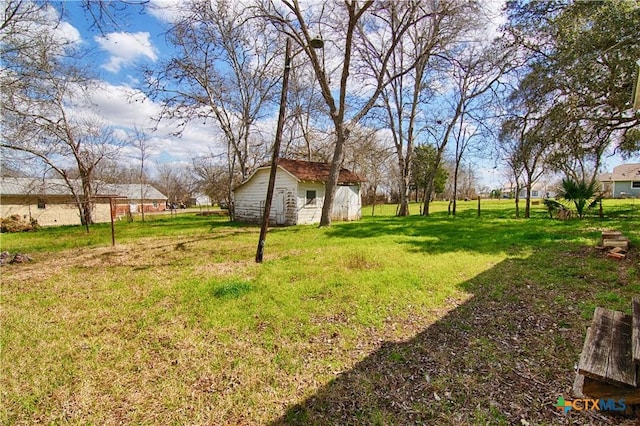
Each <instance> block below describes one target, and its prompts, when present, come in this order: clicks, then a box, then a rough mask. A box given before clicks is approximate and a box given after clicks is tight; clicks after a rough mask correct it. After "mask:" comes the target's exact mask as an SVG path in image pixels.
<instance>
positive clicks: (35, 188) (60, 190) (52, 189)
mask: <svg viewBox="0 0 640 426" xmlns="http://www.w3.org/2000/svg"><path fill="white" fill-rule="evenodd" d="M94 183H95V185H94V187H95V190H96V194H94V195H101V194H110V195H117V196H123V197H126V198H128V199H135V200H139V199H140V185H139V184H133V183H132V184H105V183H103V182H101V181H95V182H94ZM72 185H74V187H75V188H77V189H78V190H79V188H80V182H79V181H72ZM142 188H143V191H144V198H147V199H150V200H166V199H167V197H166V196H165V195H163V194H162V193H161V192H160V191H158V190H157V189H156V188H154V187H153V186H152V185H149V184H145V185H143V186H142ZM0 195H5V196H6V195H34V196H54V195H57V196H71V191H70V190H69V187H68V185H67V183H66V182H65V180H64V179H42V178H12V177H2V178H1V180H0Z"/></svg>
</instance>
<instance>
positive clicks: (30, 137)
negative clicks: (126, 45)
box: [0, 2, 119, 230]
mask: <svg viewBox="0 0 640 426" xmlns="http://www.w3.org/2000/svg"><path fill="white" fill-rule="evenodd" d="M8 6H11V7H12V9H11V10H12V13H13V14H12V17H11V18H7V17H6V15H5V25H4V26H3V29H2V30H1V31H0V37H1V39H2V43H0V45H1V49H2V59H3V62H2V68H1V69H0V87H1V89H0V96H1V102H0V105H1V106H0V108H1V109H0V111H1V114H0V115H1V117H2V127H3V133H2V139H1V143H0V146H1V147H2V148H3V149H9V150H13V151H19V152H21V153H24V154H26V155H28V156H31V157H34V158H37V159H38V160H39V161H40V162H41V163H42V164H44V165H45V166H46V167H47V168H49V169H50V170H53V171H55V172H56V173H57V174H58V175H59V176H60V177H61V178H63V179H64V180H65V181H66V183H67V186H68V188H69V190H70V191H71V193H72V194H73V196H74V198H75V200H76V203H77V205H78V210H79V214H80V218H81V221H82V223H83V224H84V225H86V226H87V230H88V229H89V228H88V227H89V225H90V224H91V223H93V217H92V211H93V198H92V197H93V196H94V195H95V194H94V192H95V188H94V171H95V168H96V166H97V165H98V164H99V163H100V162H101V161H103V160H104V159H105V158H107V157H109V156H113V155H115V153H116V151H117V148H118V146H119V141H118V140H117V139H116V138H115V137H114V135H113V133H112V132H111V131H110V129H109V127H108V126H106V125H105V123H103V122H102V121H101V120H100V119H99V118H96V117H97V115H92V114H91V112H92V105H91V103H90V102H89V98H88V93H89V91H91V90H96V88H97V85H98V84H97V83H96V81H95V80H94V79H93V76H92V74H91V72H90V71H89V70H88V69H86V68H83V67H82V66H79V65H78V64H79V63H80V61H79V56H78V55H79V53H80V52H79V44H78V43H77V40H75V39H74V38H70V37H68V36H67V35H66V34H65V33H64V32H61V31H60V25H59V24H60V20H59V19H60V18H59V15H58V14H57V12H56V11H55V9H53V8H52V7H50V6H45V7H41V8H35V9H34V8H33V7H34V6H33V5H32V4H31V2H18V3H9V4H8ZM7 10H9V9H7ZM76 179H77V180H78V181H79V184H76Z"/></svg>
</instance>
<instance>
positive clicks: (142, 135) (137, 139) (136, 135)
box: [129, 126, 151, 222]
mask: <svg viewBox="0 0 640 426" xmlns="http://www.w3.org/2000/svg"><path fill="white" fill-rule="evenodd" d="M129 143H130V144H131V146H133V147H134V148H135V149H136V150H137V151H138V153H139V156H138V160H140V169H139V173H138V183H139V184H140V206H141V207H140V209H141V211H140V213H141V214H142V221H143V222H144V199H145V188H146V175H145V169H144V166H145V161H146V160H148V158H149V156H150V154H151V153H150V149H151V146H150V141H149V135H148V134H147V133H146V132H145V131H144V130H143V129H141V128H139V127H138V126H134V128H133V131H132V133H131V134H130V140H129Z"/></svg>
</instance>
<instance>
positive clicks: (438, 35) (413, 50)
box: [371, 1, 477, 216]
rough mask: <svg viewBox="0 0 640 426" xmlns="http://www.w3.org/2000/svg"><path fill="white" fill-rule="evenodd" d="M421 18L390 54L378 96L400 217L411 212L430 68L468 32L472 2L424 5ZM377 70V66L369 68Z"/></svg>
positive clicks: (430, 86) (430, 78)
mask: <svg viewBox="0 0 640 426" xmlns="http://www.w3.org/2000/svg"><path fill="white" fill-rule="evenodd" d="M420 13H422V14H424V15H426V18H425V19H422V20H420V21H419V22H416V24H415V25H414V26H412V27H411V28H410V29H409V30H408V31H407V37H405V38H404V39H403V40H402V41H401V43H400V45H399V48H398V49H396V50H395V51H393V52H392V57H391V58H392V59H391V63H390V66H389V67H388V68H387V70H386V73H387V75H386V78H390V77H392V76H393V75H394V74H397V77H396V78H393V79H390V83H389V85H388V86H387V87H385V89H384V90H383V91H382V93H381V100H382V105H383V109H384V111H385V113H386V114H385V119H384V122H385V123H386V126H387V127H388V128H389V129H390V130H391V134H392V138H393V142H394V146H395V151H396V156H397V161H398V166H399V168H400V181H399V187H400V208H399V209H398V216H406V215H408V214H409V183H410V182H411V180H412V178H411V175H410V172H411V167H410V166H411V163H412V155H413V151H414V146H415V143H416V140H417V139H418V138H419V137H420V134H421V133H422V132H425V131H426V128H425V125H424V121H425V117H424V114H423V111H424V109H423V108H422V106H423V105H424V104H425V103H426V102H429V99H430V96H429V92H431V90H432V84H431V83H432V81H437V80H438V78H437V77H434V73H433V72H432V70H431V69H430V66H432V65H433V64H432V63H431V60H432V58H433V57H434V56H436V55H437V56H443V55H446V51H447V49H449V48H450V44H451V43H453V42H455V41H456V39H457V38H458V37H460V35H461V34H463V33H464V32H465V31H468V29H469V25H468V24H469V23H470V22H471V19H470V17H471V16H473V15H475V14H476V13H477V8H476V7H474V5H473V4H472V3H462V2H457V1H442V2H428V3H424V4H422V6H421V12H420ZM414 61H415V67H414V68H413V69H411V70H410V72H407V73H403V70H404V69H405V67H406V64H407V63H408V64H411V63H413V62H414ZM371 66H372V69H374V70H375V69H376V64H375V62H373V63H372V64H371Z"/></svg>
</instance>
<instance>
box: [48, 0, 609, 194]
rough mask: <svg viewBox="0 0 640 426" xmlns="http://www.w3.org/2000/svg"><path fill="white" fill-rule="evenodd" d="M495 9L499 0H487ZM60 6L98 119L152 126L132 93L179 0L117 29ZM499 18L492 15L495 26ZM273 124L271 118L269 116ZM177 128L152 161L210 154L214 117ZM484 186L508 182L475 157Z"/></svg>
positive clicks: (162, 55)
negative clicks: (89, 78) (92, 83)
mask: <svg viewBox="0 0 640 426" xmlns="http://www.w3.org/2000/svg"><path fill="white" fill-rule="evenodd" d="M487 1H488V2H490V3H491V4H492V5H493V9H495V10H496V11H498V10H499V9H500V7H501V4H502V1H501V0H487ZM58 6H61V8H60V9H63V10H64V14H63V24H62V25H60V27H59V31H60V34H61V37H66V38H68V39H70V40H74V41H76V42H77V43H81V44H82V46H83V47H86V48H88V50H89V51H90V54H89V55H88V56H87V58H88V60H89V61H90V64H91V66H92V68H93V70H94V71H95V72H96V73H97V74H98V76H99V77H98V78H99V79H100V80H101V82H102V89H100V90H97V91H96V92H94V93H93V99H92V100H93V102H94V103H95V105H96V106H97V109H98V111H99V114H100V116H101V118H102V119H103V120H104V121H106V122H108V123H109V124H111V125H112V126H113V128H115V129H119V131H122V132H123V131H124V130H126V129H129V130H130V129H133V128H134V127H138V128H142V129H148V128H151V127H152V126H155V125H156V123H155V122H153V121H152V120H151V119H150V117H153V116H157V115H158V113H159V112H160V108H161V107H160V105H159V104H157V103H154V102H153V101H152V100H150V99H148V98H147V97H146V96H145V95H144V94H142V93H140V92H136V91H135V88H136V87H139V85H140V83H141V70H140V69H141V68H140V67H141V66H151V65H153V64H157V63H159V62H161V61H162V60H164V59H167V58H169V57H170V56H171V51H172V50H171V47H170V46H169V45H167V43H166V42H165V37H164V31H165V28H166V26H167V25H168V24H170V23H171V22H172V21H173V20H174V19H175V17H176V14H179V13H180V0H150V2H149V3H148V4H146V5H145V7H144V8H140V7H130V8H128V9H127V10H126V11H125V13H124V14H121V13H119V14H118V21H117V23H118V25H117V28H116V27H115V26H112V27H113V28H109V29H108V30H107V29H103V30H102V31H100V29H98V28H96V27H95V25H94V22H93V20H92V19H91V17H90V16H88V14H87V13H86V11H84V10H83V9H82V7H81V6H82V4H81V3H80V2H78V1H67V2H61V3H58ZM499 23H500V18H497V19H496V22H495V25H496V27H497V25H498V24H499ZM267 123H271V124H272V125H273V127H275V117H274V119H273V120H270V121H269V120H268V121H267ZM175 130H176V128H175V127H174V126H173V125H172V124H171V123H168V122H160V123H159V125H158V128H157V130H156V131H154V132H153V133H150V137H151V139H150V144H149V145H150V147H151V149H150V151H151V152H150V158H149V159H150V160H152V161H153V162H156V163H167V162H168V163H174V164H179V163H181V162H185V163H186V162H189V160H190V158H191V157H193V156H197V155H203V154H206V153H209V152H210V151H211V149H212V148H214V147H215V145H216V144H215V143H212V142H213V141H215V140H216V139H220V136H219V131H218V129H217V128H216V125H215V123H214V122H213V121H211V120H209V121H207V122H206V123H202V122H198V121H192V122H190V123H189V124H188V125H187V126H186V128H185V129H184V132H183V133H182V135H181V137H177V136H174V135H172V134H171V133H172V132H173V131H175ZM128 155H129V157H130V158H131V159H132V162H133V161H135V160H134V158H135V157H136V155H138V156H139V152H138V153H137V154H136V151H135V149H133V148H129V152H128ZM620 161H621V160H620V159H619V158H616V157H613V158H608V159H607V160H606V162H605V164H606V168H607V169H609V170H610V169H611V168H612V167H613V166H615V165H617V164H619V163H620ZM473 164H474V168H475V170H476V173H477V174H478V175H479V176H480V181H481V182H480V183H481V185H482V186H487V187H490V188H496V187H499V186H500V185H501V184H504V183H505V182H506V180H507V179H506V177H505V174H504V173H502V172H501V170H500V168H495V164H494V162H493V161H483V160H482V159H477V160H474V161H473Z"/></svg>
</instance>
